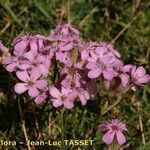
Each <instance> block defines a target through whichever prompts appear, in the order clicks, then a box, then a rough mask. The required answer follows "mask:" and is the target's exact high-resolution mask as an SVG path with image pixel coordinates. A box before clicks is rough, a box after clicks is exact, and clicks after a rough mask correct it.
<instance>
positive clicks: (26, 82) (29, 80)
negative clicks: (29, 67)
mask: <svg viewBox="0 0 150 150" xmlns="http://www.w3.org/2000/svg"><path fill="white" fill-rule="evenodd" d="M16 75H17V77H18V78H19V79H20V80H21V81H22V83H17V84H16V85H15V87H14V89H15V92H16V93H18V94H22V93H24V92H25V91H27V90H28V95H29V96H31V97H36V96H38V95H39V94H40V92H39V90H42V89H44V88H45V87H46V86H47V81H46V80H44V79H39V77H40V76H39V74H36V73H35V74H31V75H29V74H28V73H27V71H18V72H16Z"/></svg>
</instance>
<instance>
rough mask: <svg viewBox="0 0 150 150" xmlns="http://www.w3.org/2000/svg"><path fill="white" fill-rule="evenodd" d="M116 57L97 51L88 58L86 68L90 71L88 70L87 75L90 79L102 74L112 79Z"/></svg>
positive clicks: (107, 78)
mask: <svg viewBox="0 0 150 150" xmlns="http://www.w3.org/2000/svg"><path fill="white" fill-rule="evenodd" d="M115 61H116V58H115V57H114V56H113V55H110V54H104V51H99V52H98V53H97V55H96V54H94V55H93V56H92V57H90V58H89V59H88V64H87V65H86V68H87V69H89V70H90V71H89V72H88V77H89V78H91V79H94V78H97V77H99V76H100V75H101V74H103V77H104V78H105V79H106V80H112V79H113V78H114V76H115V71H114V70H113V67H114V66H115Z"/></svg>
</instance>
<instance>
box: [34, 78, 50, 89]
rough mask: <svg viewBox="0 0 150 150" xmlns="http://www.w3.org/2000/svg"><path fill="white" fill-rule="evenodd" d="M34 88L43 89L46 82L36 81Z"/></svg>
mask: <svg viewBox="0 0 150 150" xmlns="http://www.w3.org/2000/svg"><path fill="white" fill-rule="evenodd" d="M34 86H35V87H37V88H38V89H44V88H45V87H46V86H47V81H46V80H37V81H36V82H35V84H34Z"/></svg>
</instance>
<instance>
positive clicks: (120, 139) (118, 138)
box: [117, 131, 126, 145]
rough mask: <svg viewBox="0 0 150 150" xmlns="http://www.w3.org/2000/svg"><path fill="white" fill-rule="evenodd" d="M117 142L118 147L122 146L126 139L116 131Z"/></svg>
mask: <svg viewBox="0 0 150 150" xmlns="http://www.w3.org/2000/svg"><path fill="white" fill-rule="evenodd" d="M117 141H118V143H119V144H120V145H122V144H124V143H125V142H126V138H125V136H124V135H123V133H122V132H120V131H118V132H117Z"/></svg>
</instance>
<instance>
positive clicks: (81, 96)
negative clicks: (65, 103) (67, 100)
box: [77, 88, 90, 105]
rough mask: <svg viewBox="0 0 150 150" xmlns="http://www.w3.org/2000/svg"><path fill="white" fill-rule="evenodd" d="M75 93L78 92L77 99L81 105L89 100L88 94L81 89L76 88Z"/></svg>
mask: <svg viewBox="0 0 150 150" xmlns="http://www.w3.org/2000/svg"><path fill="white" fill-rule="evenodd" d="M77 92H78V97H79V99H80V101H81V104H82V105H86V103H87V100H89V99H90V94H89V93H88V92H87V91H86V90H84V89H83V88H77Z"/></svg>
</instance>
